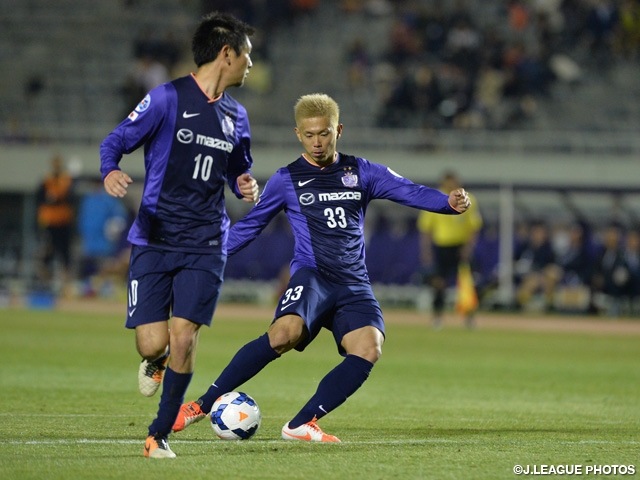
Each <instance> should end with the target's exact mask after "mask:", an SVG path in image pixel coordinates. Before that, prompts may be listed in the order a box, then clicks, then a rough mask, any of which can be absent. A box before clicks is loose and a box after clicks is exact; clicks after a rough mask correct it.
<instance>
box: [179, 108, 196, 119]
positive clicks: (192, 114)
mask: <svg viewBox="0 0 640 480" xmlns="http://www.w3.org/2000/svg"><path fill="white" fill-rule="evenodd" d="M198 115H200V114H199V113H187V111H186V110H185V111H184V113H183V114H182V118H191V117H197V116H198Z"/></svg>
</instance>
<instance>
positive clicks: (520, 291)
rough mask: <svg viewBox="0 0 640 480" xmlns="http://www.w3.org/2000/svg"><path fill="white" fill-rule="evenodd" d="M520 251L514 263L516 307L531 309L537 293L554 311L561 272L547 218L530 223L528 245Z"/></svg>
mask: <svg viewBox="0 0 640 480" xmlns="http://www.w3.org/2000/svg"><path fill="white" fill-rule="evenodd" d="M518 250H519V251H518V252H517V254H516V255H517V256H516V258H515V264H514V273H515V283H516V287H517V290H516V302H517V306H518V307H519V308H523V309H526V308H530V307H531V305H530V302H531V300H532V299H533V298H534V296H537V295H538V294H542V295H543V300H544V306H545V308H546V309H547V310H552V309H553V300H554V290H555V287H556V285H557V284H558V282H559V281H560V278H561V275H562V271H561V269H560V267H558V265H557V264H556V259H555V255H554V252H553V247H552V244H551V239H550V233H549V227H548V225H547V224H546V222H545V221H544V220H535V221H532V222H531V223H529V227H528V235H527V238H526V241H525V244H524V245H523V246H522V247H521V248H520V249H518Z"/></svg>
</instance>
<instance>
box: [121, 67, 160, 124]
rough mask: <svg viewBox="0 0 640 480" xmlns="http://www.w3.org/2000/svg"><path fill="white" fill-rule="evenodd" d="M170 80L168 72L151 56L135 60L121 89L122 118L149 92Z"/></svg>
mask: <svg viewBox="0 0 640 480" xmlns="http://www.w3.org/2000/svg"><path fill="white" fill-rule="evenodd" d="M170 79H171V76H170V75H169V70H168V69H167V67H166V66H165V65H163V64H162V63H161V62H160V61H158V60H155V59H154V58H153V57H151V56H144V57H141V58H139V59H137V60H136V63H135V65H134V67H133V69H132V70H131V72H129V74H128V75H127V78H126V80H125V83H124V85H123V87H122V93H123V96H124V101H125V106H124V112H123V117H126V116H127V115H128V114H129V113H130V112H131V110H133V108H134V107H135V106H136V105H137V104H138V103H140V100H142V99H143V98H144V96H145V95H146V94H147V93H148V92H149V91H151V90H153V89H154V88H155V87H157V86H158V85H162V84H163V83H166V82H168V81H169V80H170Z"/></svg>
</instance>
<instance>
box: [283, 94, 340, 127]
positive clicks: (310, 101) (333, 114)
mask: <svg viewBox="0 0 640 480" xmlns="http://www.w3.org/2000/svg"><path fill="white" fill-rule="evenodd" d="M293 113H294V117H295V120H296V125H300V122H301V121H302V120H304V119H305V118H314V117H327V118H328V119H329V123H330V124H331V126H333V127H337V126H338V122H339V120H340V107H338V104H337V103H336V101H335V100H334V99H333V98H331V97H330V96H329V95H325V94H324V93H312V94H310V95H303V96H302V97H300V98H299V99H298V101H297V102H296V105H295V107H293Z"/></svg>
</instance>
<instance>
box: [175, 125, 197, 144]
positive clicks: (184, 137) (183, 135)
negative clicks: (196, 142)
mask: <svg viewBox="0 0 640 480" xmlns="http://www.w3.org/2000/svg"><path fill="white" fill-rule="evenodd" d="M176 137H177V138H178V141H179V142H180V143H191V142H193V132H192V131H191V130H187V129H186V128H183V129H181V130H178V133H177V135H176Z"/></svg>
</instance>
